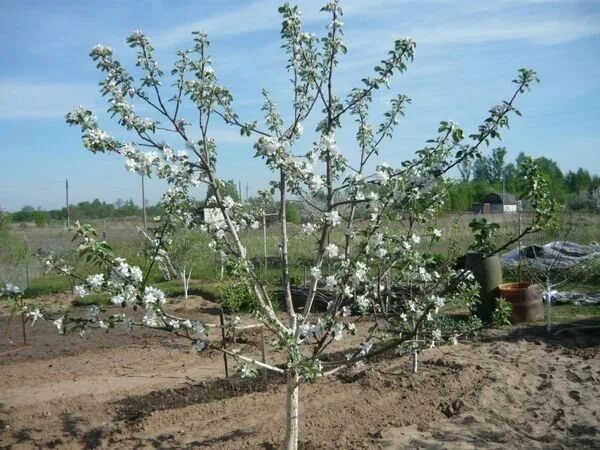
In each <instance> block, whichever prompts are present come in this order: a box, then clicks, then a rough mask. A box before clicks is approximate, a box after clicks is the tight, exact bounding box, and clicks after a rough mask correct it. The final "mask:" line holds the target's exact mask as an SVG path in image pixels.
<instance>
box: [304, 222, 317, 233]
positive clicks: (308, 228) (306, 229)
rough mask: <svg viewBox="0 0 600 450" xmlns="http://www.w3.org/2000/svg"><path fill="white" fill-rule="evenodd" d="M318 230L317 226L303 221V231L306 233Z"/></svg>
mask: <svg viewBox="0 0 600 450" xmlns="http://www.w3.org/2000/svg"><path fill="white" fill-rule="evenodd" d="M315 231H317V226H316V225H314V224H312V223H303V224H302V232H303V233H304V234H312V233H314V232H315Z"/></svg>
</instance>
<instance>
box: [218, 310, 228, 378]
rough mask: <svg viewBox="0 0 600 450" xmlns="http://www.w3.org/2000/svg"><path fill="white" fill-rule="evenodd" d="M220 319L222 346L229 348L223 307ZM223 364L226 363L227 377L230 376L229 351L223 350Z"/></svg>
mask: <svg viewBox="0 0 600 450" xmlns="http://www.w3.org/2000/svg"><path fill="white" fill-rule="evenodd" d="M219 321H220V322H221V338H222V340H223V341H222V343H221V347H222V348H223V349H226V348H227V343H226V342H225V315H224V314H223V310H222V309H221V311H220V313H219ZM223 364H224V365H225V378H229V369H228V367H227V353H225V352H223Z"/></svg>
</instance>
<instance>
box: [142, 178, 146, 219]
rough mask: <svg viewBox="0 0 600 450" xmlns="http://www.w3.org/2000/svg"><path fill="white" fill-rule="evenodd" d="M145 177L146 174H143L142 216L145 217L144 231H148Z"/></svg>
mask: <svg viewBox="0 0 600 450" xmlns="http://www.w3.org/2000/svg"><path fill="white" fill-rule="evenodd" d="M145 175H146V174H145V173H142V214H143V216H144V231H146V191H145V190H144V177H145Z"/></svg>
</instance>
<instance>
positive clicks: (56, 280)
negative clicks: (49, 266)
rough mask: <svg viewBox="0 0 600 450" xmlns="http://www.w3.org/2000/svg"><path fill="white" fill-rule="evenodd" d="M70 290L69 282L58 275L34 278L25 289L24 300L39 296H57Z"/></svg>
mask: <svg viewBox="0 0 600 450" xmlns="http://www.w3.org/2000/svg"><path fill="white" fill-rule="evenodd" d="M70 290H71V282H70V280H69V279H68V278H66V277H62V276H60V275H46V276H42V277H38V278H34V279H32V280H31V282H30V283H29V287H28V288H27V289H25V292H24V297H25V298H35V297H39V296H40V295H48V294H58V293H61V292H66V291H70Z"/></svg>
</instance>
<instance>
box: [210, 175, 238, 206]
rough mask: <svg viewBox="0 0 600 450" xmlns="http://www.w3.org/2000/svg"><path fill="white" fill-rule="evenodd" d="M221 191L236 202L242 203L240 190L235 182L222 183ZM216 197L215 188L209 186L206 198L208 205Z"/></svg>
mask: <svg viewBox="0 0 600 450" xmlns="http://www.w3.org/2000/svg"><path fill="white" fill-rule="evenodd" d="M221 190H222V195H224V196H227V197H231V198H232V199H233V200H234V201H236V202H239V201H240V194H239V192H238V188H237V186H236V184H235V182H234V181H233V180H228V181H221ZM214 196H215V188H214V187H213V186H212V185H209V186H208V188H207V190H206V198H205V201H206V203H207V204H208V202H209V200H210V199H211V198H213V197H214Z"/></svg>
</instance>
